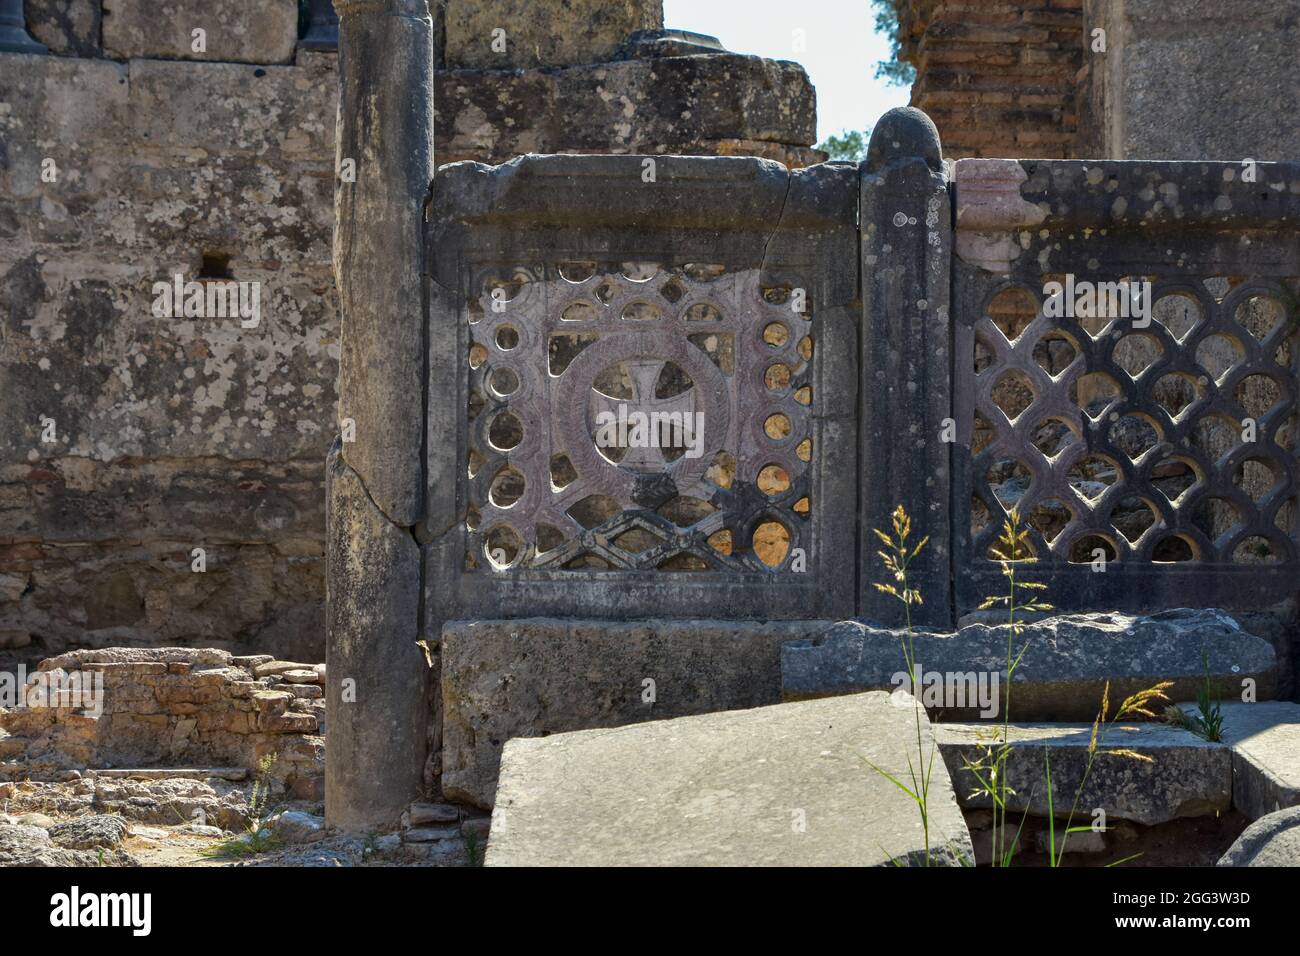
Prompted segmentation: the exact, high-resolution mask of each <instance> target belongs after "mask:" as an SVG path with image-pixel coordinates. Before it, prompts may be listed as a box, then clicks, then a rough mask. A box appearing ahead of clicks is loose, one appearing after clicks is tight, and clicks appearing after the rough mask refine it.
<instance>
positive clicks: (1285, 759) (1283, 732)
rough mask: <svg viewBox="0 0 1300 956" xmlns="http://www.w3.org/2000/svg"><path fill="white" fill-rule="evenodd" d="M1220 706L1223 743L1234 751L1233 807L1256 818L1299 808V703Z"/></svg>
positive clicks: (1282, 702) (1191, 708) (1280, 702)
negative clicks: (1278, 811)
mask: <svg viewBox="0 0 1300 956" xmlns="http://www.w3.org/2000/svg"><path fill="white" fill-rule="evenodd" d="M1220 706H1221V707H1222V710H1223V742H1224V743H1225V744H1227V745H1228V746H1229V747H1230V748H1231V749H1232V802H1233V805H1234V806H1235V807H1236V808H1237V809H1238V810H1240V811H1241V812H1242V813H1244V814H1245V815H1246V816H1248V817H1250V819H1252V820H1258V819H1260V818H1262V817H1264V816H1265V815H1267V814H1270V813H1272V812H1273V811H1275V810H1282V809H1286V808H1287V807H1294V806H1297V805H1300V704H1294V703H1290V702H1289V701H1259V702H1256V703H1253V704H1244V703H1240V702H1233V703H1225V704H1221V705H1220ZM1183 709H1184V710H1187V711H1189V712H1195V708H1194V707H1189V706H1184V708H1183Z"/></svg>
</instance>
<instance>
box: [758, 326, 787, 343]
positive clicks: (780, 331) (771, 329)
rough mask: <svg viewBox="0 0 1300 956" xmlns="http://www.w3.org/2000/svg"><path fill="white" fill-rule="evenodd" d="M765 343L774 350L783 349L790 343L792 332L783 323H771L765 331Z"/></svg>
mask: <svg viewBox="0 0 1300 956" xmlns="http://www.w3.org/2000/svg"><path fill="white" fill-rule="evenodd" d="M763 341H764V342H766V343H767V344H768V345H770V346H771V347H772V348H774V349H779V348H782V347H783V346H784V345H785V343H786V342H789V341H790V330H789V329H787V328H786V327H785V325H784V324H783V323H781V322H769V323H768V324H767V326H766V327H765V328H764V329H763Z"/></svg>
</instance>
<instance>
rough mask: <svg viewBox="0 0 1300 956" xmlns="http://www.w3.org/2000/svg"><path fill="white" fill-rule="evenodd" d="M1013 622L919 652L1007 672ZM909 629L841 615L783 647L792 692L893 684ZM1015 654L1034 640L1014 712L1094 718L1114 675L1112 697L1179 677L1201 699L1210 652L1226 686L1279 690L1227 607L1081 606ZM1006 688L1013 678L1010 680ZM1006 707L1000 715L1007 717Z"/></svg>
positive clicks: (941, 661) (1020, 640) (961, 669)
mask: <svg viewBox="0 0 1300 956" xmlns="http://www.w3.org/2000/svg"><path fill="white" fill-rule="evenodd" d="M1008 630H1009V628H1008V626H1007V625H1005V624H1004V625H1001V626H992V625H986V624H971V625H967V626H966V627H963V628H962V629H961V630H960V631H958V632H956V633H946V634H941V633H934V632H918V633H917V634H916V635H915V637H914V647H915V655H916V661H917V663H918V664H919V665H920V667H921V668H922V669H923V671H924V672H927V673H933V672H938V673H963V674H964V673H968V672H971V673H976V674H989V675H992V674H998V675H999V679H1000V675H1002V674H1004V673H1005V670H1006V660H1007V637H1008ZM905 636H906V635H905V632H904V631H901V630H898V629H889V628H882V627H878V626H876V625H872V624H865V623H861V622H858V621H841V622H840V623H838V624H835V625H833V626H832V627H830V628H829V629H827V630H826V631H825V632H824V633H822V634H820V635H818V636H816V637H814V638H813V639H812V640H811V641H799V642H793V643H791V644H787V645H786V646H785V647H784V648H783V649H782V657H781V681H782V694H783V697H784V699H786V700H799V699H802V698H807V697H819V696H826V695H829V694H848V693H855V692H858V691H862V690H879V689H892V688H893V687H896V686H898V682H897V681H896V679H895V675H900V674H903V673H905V672H906V669H907V667H906V664H905V663H904V657H903V652H902V641H903V640H904V638H905ZM1011 644H1012V654H1013V656H1015V655H1016V654H1019V652H1020V650H1021V648H1023V647H1027V648H1028V649H1027V650H1026V651H1025V653H1024V657H1023V658H1022V659H1021V661H1020V664H1019V667H1018V669H1017V670H1016V674H1015V681H1014V686H1013V689H1012V695H1011V718H1012V719H1013V720H1091V719H1092V718H1093V717H1095V716H1096V714H1097V710H1098V708H1099V706H1100V704H1101V698H1102V693H1103V691H1104V689H1105V686H1106V684H1107V683H1109V684H1110V700H1111V702H1112V705H1114V704H1116V703H1117V702H1119V701H1121V700H1123V699H1124V698H1125V697H1127V696H1128V695H1130V694H1133V693H1135V692H1137V691H1139V690H1143V689H1145V688H1147V687H1150V686H1151V685H1153V684H1155V683H1157V682H1158V681H1166V680H1168V681H1173V686H1172V687H1171V688H1169V690H1168V691H1167V692H1166V693H1167V694H1168V696H1169V698H1170V699H1171V700H1173V701H1187V700H1195V699H1196V697H1197V694H1198V693H1199V691H1200V689H1201V687H1202V685H1203V683H1204V679H1205V678H1204V670H1203V665H1202V653H1203V652H1204V653H1207V654H1208V655H1209V669H1210V675H1211V679H1212V685H1213V687H1214V689H1215V693H1216V695H1218V696H1223V697H1230V698H1233V699H1236V698H1239V697H1240V695H1241V693H1242V689H1243V682H1244V681H1245V680H1246V679H1248V678H1249V679H1252V680H1254V681H1255V685H1256V692H1257V695H1258V699H1260V700H1267V699H1269V698H1271V697H1272V696H1273V693H1274V690H1275V687H1276V679H1277V674H1276V659H1275V657H1274V654H1273V648H1272V647H1270V646H1269V644H1268V642H1267V641H1264V640H1262V639H1260V638H1258V637H1255V636H1254V635H1252V634H1248V633H1246V632H1245V631H1243V630H1242V629H1241V627H1240V626H1239V625H1238V624H1237V623H1236V621H1234V620H1233V619H1232V618H1231V617H1229V616H1228V615H1226V614H1224V613H1223V612H1220V611H1212V610H1188V609H1185V608H1183V609H1177V610H1172V611H1164V612H1161V613H1158V614H1152V615H1148V616H1146V617H1130V616H1128V615H1123V614H1076V615H1063V616H1061V617H1055V618H1047V619H1045V620H1042V621H1037V622H1034V623H1032V624H1026V625H1024V626H1023V630H1022V632H1021V633H1020V634H1019V635H1018V636H1016V637H1015V638H1014V639H1013V640H1012V642H1011ZM1004 692H1005V688H1004ZM944 713H945V715H946V716H948V717H962V718H966V719H969V718H972V717H975V716H977V712H976V709H975V708H972V707H969V706H968V707H965V708H960V707H952V708H949V709H948V710H946V711H944ZM1001 716H1002V715H1001V713H1000V708H999V714H998V717H999V719H1000V718H1001Z"/></svg>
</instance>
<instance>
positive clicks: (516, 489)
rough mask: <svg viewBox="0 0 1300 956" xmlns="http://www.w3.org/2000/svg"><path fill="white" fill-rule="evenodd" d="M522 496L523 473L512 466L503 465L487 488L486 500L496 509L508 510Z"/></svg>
mask: <svg viewBox="0 0 1300 956" xmlns="http://www.w3.org/2000/svg"><path fill="white" fill-rule="evenodd" d="M523 496H524V476H523V473H522V472H521V471H520V470H519V469H518V468H516V467H514V466H513V465H503V466H502V467H501V469H500V470H499V471H497V473H496V475H494V476H493V478H492V484H491V485H490V486H489V487H488V500H489V501H491V502H492V504H494V505H496V506H497V507H498V508H509V507H510V506H511V505H513V504H514V503H515V502H516V501H518V500H519V499H520V498H522V497H523Z"/></svg>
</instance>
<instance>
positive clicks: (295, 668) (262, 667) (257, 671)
mask: <svg viewBox="0 0 1300 956" xmlns="http://www.w3.org/2000/svg"><path fill="white" fill-rule="evenodd" d="M312 670H313V667H312V665H311V664H296V663H294V662H293V661H268V662H267V663H265V664H258V665H257V666H256V667H254V668H253V676H254V677H272V676H275V675H277V674H280V675H283V674H287V673H291V672H302V671H312Z"/></svg>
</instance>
